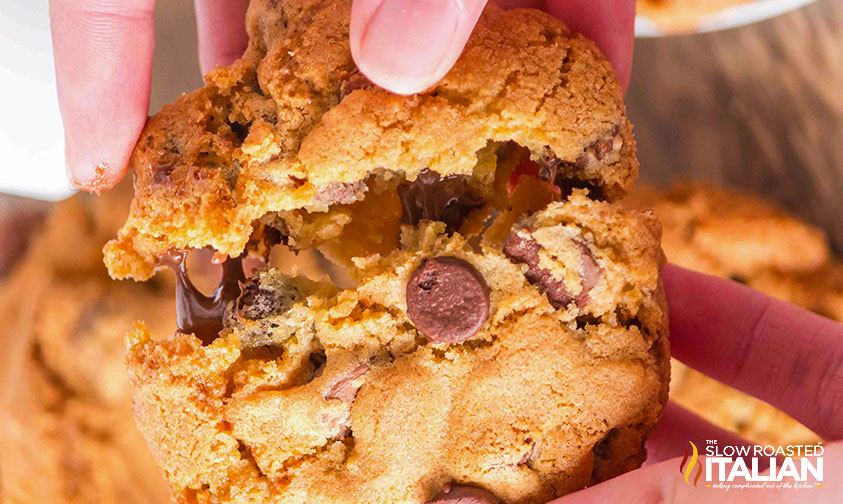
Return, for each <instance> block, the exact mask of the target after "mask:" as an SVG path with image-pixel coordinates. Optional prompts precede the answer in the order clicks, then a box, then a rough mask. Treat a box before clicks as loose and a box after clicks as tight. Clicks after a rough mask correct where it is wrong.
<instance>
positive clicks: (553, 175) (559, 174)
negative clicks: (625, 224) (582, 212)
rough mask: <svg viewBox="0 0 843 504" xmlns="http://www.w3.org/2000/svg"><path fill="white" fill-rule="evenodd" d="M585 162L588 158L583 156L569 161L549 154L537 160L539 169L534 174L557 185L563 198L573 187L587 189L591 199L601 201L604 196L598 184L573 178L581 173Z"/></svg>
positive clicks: (565, 197)
mask: <svg viewBox="0 0 843 504" xmlns="http://www.w3.org/2000/svg"><path fill="white" fill-rule="evenodd" d="M587 162H588V159H587V158H586V157H584V156H580V157H579V158H577V161H576V162H571V161H562V160H561V159H559V158H558V157H556V155H554V154H551V155H549V156H545V157H543V158H542V159H540V160H539V161H538V165H539V169H538V174H537V175H536V176H537V177H538V178H539V179H541V180H544V181H546V182H549V183H551V184H553V185H555V186H557V187H558V188H559V191H560V195H561V198H562V199H563V200H565V199H568V196H570V195H571V193H572V192H574V189H588V195H589V197H590V198H591V199H594V200H600V201H603V200H605V199H606V198H605V196H604V194H603V190H602V189H601V188H600V186H598V185H596V184H594V183H593V182H590V181H587V180H580V179H578V178H575V177H576V176H578V175H581V172H582V169H583V168H585V166H586V164H587Z"/></svg>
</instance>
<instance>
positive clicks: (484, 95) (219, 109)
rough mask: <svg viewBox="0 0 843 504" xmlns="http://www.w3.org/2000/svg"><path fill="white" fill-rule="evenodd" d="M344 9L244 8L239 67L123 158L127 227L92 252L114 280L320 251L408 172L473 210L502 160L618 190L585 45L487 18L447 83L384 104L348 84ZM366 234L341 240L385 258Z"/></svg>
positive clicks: (617, 127) (165, 116)
mask: <svg viewBox="0 0 843 504" xmlns="http://www.w3.org/2000/svg"><path fill="white" fill-rule="evenodd" d="M350 4H351V2H350V1H347V0H290V1H285V2H277V1H274V0H253V1H252V2H251V5H250V8H249V11H248V15H247V29H248V33H249V38H250V43H249V46H248V49H247V50H246V53H245V54H244V56H243V57H242V58H241V59H240V60H238V61H237V62H236V63H234V64H233V65H231V66H229V67H225V68H217V69H215V70H213V71H211V72H210V73H209V74H208V75H207V76H206V82H207V84H206V86H205V87H204V88H202V89H200V90H197V91H195V92H193V93H190V94H187V95H185V96H183V97H181V98H180V99H178V100H177V101H176V102H175V103H173V104H172V105H169V106H167V107H165V108H164V109H163V110H162V111H161V113H159V114H158V115H156V116H155V117H153V118H151V119H150V121H149V122H148V124H147V126H146V128H145V129H144V131H143V133H142V135H141V138H140V140H139V142H138V144H137V147H136V148H135V151H134V153H133V155H132V158H131V169H132V170H133V172H134V175H135V185H136V196H135V200H134V202H133V205H132V210H131V214H130V216H129V218H128V220H127V222H126V224H125V225H124V227H123V228H122V229H121V231H120V233H119V235H118V238H117V239H116V240H114V241H112V242H111V243H110V244H109V245H108V246H107V247H106V263H107V265H108V268H109V271H110V273H111V274H112V275H113V276H115V277H127V276H130V277H134V278H136V279H144V278H148V277H149V276H151V275H152V274H153V272H154V270H155V269H156V264H157V263H158V261H159V260H160V258H161V257H162V256H163V255H164V254H165V253H167V252H168V251H170V250H171V249H191V248H194V249H195V248H202V247H205V246H211V247H213V248H214V249H216V250H217V251H218V252H219V253H220V254H221V255H228V256H231V257H236V256H238V255H239V254H240V253H241V252H242V251H243V250H244V249H245V248H246V247H247V244H248V243H249V238H250V236H251V235H252V231H253V229H255V228H256V227H261V226H263V225H264V224H267V223H270V224H273V225H274V226H276V229H281V230H282V231H283V232H284V233H285V234H287V235H292V236H290V237H289V238H290V239H291V240H292V241H293V242H296V241H298V242H301V243H308V242H314V241H315V242H319V241H325V240H327V239H329V238H330V237H326V236H322V235H325V234H328V235H330V234H331V233H332V232H333V231H336V232H339V229H340V228H342V227H343V226H346V227H348V226H351V225H352V224H353V223H351V224H350V223H349V222H350V221H351V220H352V219H353V218H356V217H355V216H358V215H359V214H360V213H361V209H360V208H354V209H352V210H353V211H351V210H348V206H349V205H354V204H356V203H357V204H363V203H365V201H366V200H369V199H375V200H377V195H378V194H381V193H383V192H384V191H386V192H387V193H390V194H391V193H394V192H395V187H396V186H397V185H398V184H401V183H404V182H412V181H414V180H416V179H417V178H418V177H419V174H420V172H421V171H422V170H431V171H433V172H435V173H437V174H438V175H439V176H441V177H449V176H455V175H456V176H463V177H466V179H467V181H468V184H469V186H470V187H471V190H472V193H473V195H474V197H476V198H479V200H480V201H488V200H489V199H490V198H494V195H493V192H494V191H493V189H494V187H493V186H494V182H493V179H494V177H493V173H492V171H493V170H492V171H490V166H491V167H493V166H494V164H493V161H494V158H495V157H496V156H498V155H499V154H500V150H501V149H508V148H510V146H511V145H510V144H517V145H518V146H520V147H522V148H524V149H526V150H528V152H529V155H530V156H531V157H532V158H533V159H534V160H536V161H540V162H542V164H543V165H545V166H546V167H547V170H546V171H548V172H552V173H553V175H552V176H553V177H555V176H556V175H557V174H562V176H563V178H564V179H565V180H566V181H569V180H576V181H578V183H579V184H583V185H587V186H590V187H592V190H593V194H596V193H597V192H598V191H599V192H600V193H601V195H602V197H604V198H606V199H617V198H619V197H620V196H622V195H623V194H624V193H625V192H626V191H627V190H628V188H629V187H630V185H631V183H632V181H633V179H634V178H635V176H636V174H637V161H636V160H635V156H634V151H635V146H634V141H633V139H632V133H631V126H630V124H629V123H628V121H627V120H626V117H625V109H624V105H623V101H622V90H621V87H620V85H619V84H618V82H617V79H616V78H615V75H614V72H613V70H612V68H611V65H610V64H609V63H608V62H607V61H606V60H605V59H604V58H603V56H602V55H601V54H600V53H599V51H598V50H597V49H596V48H595V46H594V45H593V43H591V42H590V41H588V40H587V39H585V38H584V37H582V36H580V35H578V34H574V33H571V32H570V31H569V30H568V29H567V28H566V27H565V25H564V24H562V23H561V22H560V21H558V20H556V19H554V18H552V17H551V16H549V15H548V14H545V13H542V12H539V11H535V10H514V11H506V12H504V11H502V10H500V9H499V8H498V7H496V6H494V5H493V4H490V5H489V6H488V7H487V8H486V9H485V11H484V13H483V15H482V16H481V18H480V20H479V22H478V24H477V27H476V29H475V30H474V32H473V34H472V36H471V38H470V39H469V41H468V43H467V45H466V48H465V50H464V51H463V53H462V56H461V58H460V59H459V60H458V61H457V63H456V65H455V66H454V68H453V69H452V70H451V71H450V72H449V73H448V74H447V75H446V76H445V77H444V78H443V79H442V80H441V81H440V82H439V83H437V84H436V85H435V86H434V87H432V88H430V89H428V90H427V91H425V92H423V93H420V94H417V95H412V96H398V95H394V94H391V93H388V92H386V91H384V90H382V89H378V88H376V87H374V86H372V85H370V84H368V83H367V82H366V81H365V78H364V77H363V76H361V75H360V74H359V73H358V72H357V70H356V68H355V66H354V63H353V61H352V59H351V55H350V51H349V48H348V25H347V20H348V18H349V10H350ZM548 176H550V175H548ZM387 199H388V201H389V202H391V203H390V204H393V205H394V206H395V212H394V213H395V215H396V216H398V215H399V214H400V212H399V211H398V203H397V200H393V199H389V198H387ZM358 206H359V205H358ZM373 206H374V208H378V205H375V204H374V203H373ZM339 207H344V208H339ZM303 216H304V217H303ZM303 218H304V219H305V220H309V221H311V224H313V222H312V221H318V222H317V223H316V224H313V225H311V226H308V225H307V223H306V222H305V223H302V222H301V220H302V219H303ZM365 227H366V223H365V222H364V223H363V224H361V225H360V226H358V228H357V229H355V232H359V231H361V230H362V231H366V232H365V233H363V235H364V236H365V237H367V238H366V239H368V240H370V241H375V242H383V241H387V242H389V244H388V245H385V246H383V247H381V248H380V249H379V250H376V251H379V252H381V251H383V249H389V248H390V246H393V245H394V243H396V242H397V227H398V225H397V223H394V225H393V224H392V221H390V223H389V224H388V225H387V224H384V225H380V226H377V227H378V228H379V229H387V230H390V231H389V232H387V231H383V230H372V229H360V228H365ZM370 227H371V226H370ZM390 233H391V234H390ZM382 234H390V236H382ZM304 246H307V245H304ZM392 248H394V246H393V247H392ZM361 255H362V254H361Z"/></svg>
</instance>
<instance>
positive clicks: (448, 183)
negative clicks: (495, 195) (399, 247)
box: [398, 168, 483, 233]
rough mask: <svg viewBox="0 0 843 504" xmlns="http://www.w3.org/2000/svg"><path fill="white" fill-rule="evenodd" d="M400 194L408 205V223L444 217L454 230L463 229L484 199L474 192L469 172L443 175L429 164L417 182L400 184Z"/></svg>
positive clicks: (437, 219) (403, 219)
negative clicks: (461, 226) (463, 224)
mask: <svg viewBox="0 0 843 504" xmlns="http://www.w3.org/2000/svg"><path fill="white" fill-rule="evenodd" d="M398 197H399V198H401V206H402V207H403V209H404V213H403V215H402V216H401V221H402V222H403V223H404V224H412V225H416V224H418V223H419V221H421V220H423V219H427V220H436V221H442V222H444V223H445V225H446V227H447V229H448V232H451V233H452V232H454V231H456V230H457V229H459V227H460V225H461V224H462V221H463V219H464V218H465V217H466V215H468V213H469V212H470V211H471V210H473V209H475V208H479V207H480V206H482V205H483V201H482V200H480V199H477V198H475V197H474V196H472V195H471V189H470V188H469V187H468V177H467V176H465V175H448V176H447V177H442V176H440V175H439V174H438V173H436V172H435V171H432V170H429V169H427V168H425V169H424V170H422V171H420V172H419V174H418V176H417V177H416V180H414V181H413V182H404V183H402V184H400V185H399V186H398Z"/></svg>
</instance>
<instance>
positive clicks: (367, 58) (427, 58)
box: [358, 0, 461, 94]
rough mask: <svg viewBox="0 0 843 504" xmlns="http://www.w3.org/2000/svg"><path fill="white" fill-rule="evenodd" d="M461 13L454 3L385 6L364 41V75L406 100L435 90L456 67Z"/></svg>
mask: <svg viewBox="0 0 843 504" xmlns="http://www.w3.org/2000/svg"><path fill="white" fill-rule="evenodd" d="M460 16H461V9H460V6H459V4H458V3H457V2H455V1H453V0H384V2H383V3H381V4H380V6H379V7H378V8H377V9H376V10H375V12H374V14H373V15H372V17H371V19H370V20H369V22H368V23H367V24H366V26H365V28H364V32H363V34H362V35H363V36H362V39H361V41H360V55H359V58H358V59H359V61H361V62H364V63H363V66H361V70H362V71H363V73H364V74H366V76H367V77H369V79H371V80H372V81H374V82H375V84H379V85H382V86H384V87H388V88H389V89H391V90H392V91H395V92H397V93H402V94H412V93H417V92H419V91H423V90H424V89H426V88H428V87H430V86H431V85H433V84H434V83H435V82H436V81H437V80H438V79H439V78H440V77H442V75H440V73H444V72H445V71H447V67H449V66H450V64H451V63H453V62H450V61H446V60H447V59H449V57H450V53H451V52H452V51H451V49H452V47H451V46H452V45H453V41H454V35H455V33H456V30H457V26H458V25H459V21H460Z"/></svg>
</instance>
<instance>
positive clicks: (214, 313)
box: [160, 252, 246, 345]
mask: <svg viewBox="0 0 843 504" xmlns="http://www.w3.org/2000/svg"><path fill="white" fill-rule="evenodd" d="M160 264H163V265H166V266H169V267H170V268H172V270H173V272H174V273H175V275H176V323H177V324H178V328H179V330H180V331H182V332H185V333H193V334H195V335H196V337H198V338H199V339H201V340H202V342H203V343H204V344H206V345H208V344H210V343H211V342H212V341H214V340H215V339H216V338H217V335H218V334H219V332H220V331H221V330H222V326H223V325H222V323H223V315H224V312H225V306H226V305H227V304H228V302H229V301H234V300H236V299H237V297H238V296H240V283H241V282H245V281H246V275H245V274H244V273H243V260H242V258H241V257H236V258H233V259H232V258H227V259H226V260H225V262H223V263H222V278H221V279H220V283H219V285H218V286H217V288H216V289H214V290H213V292H211V294H210V295H209V296H206V295H204V294H202V292H200V291H199V289H197V288H196V286H195V285H193V282H191V281H190V277H189V276H188V274H187V261H186V257H185V253H184V252H170V253H168V254H167V255H166V256H165V257H164V258H163V259H162V260H161V262H160Z"/></svg>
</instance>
